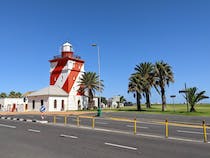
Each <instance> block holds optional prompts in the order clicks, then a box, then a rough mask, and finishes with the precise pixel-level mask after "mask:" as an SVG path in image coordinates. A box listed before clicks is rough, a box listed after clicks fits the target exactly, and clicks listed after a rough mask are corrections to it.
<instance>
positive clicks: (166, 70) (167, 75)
mask: <svg viewBox="0 0 210 158" xmlns="http://www.w3.org/2000/svg"><path fill="white" fill-rule="evenodd" d="M155 82H156V83H155V88H156V90H157V92H158V93H159V94H161V99H162V111H165V107H166V96H165V85H168V86H169V83H170V82H174V75H173V72H172V68H171V66H170V65H168V64H167V63H165V62H163V61H161V62H156V63H155ZM158 87H159V88H160V91H159V89H158Z"/></svg>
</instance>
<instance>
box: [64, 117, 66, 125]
mask: <svg viewBox="0 0 210 158" xmlns="http://www.w3.org/2000/svg"><path fill="white" fill-rule="evenodd" d="M64 124H65V125H66V124H67V116H66V115H65V116H64Z"/></svg>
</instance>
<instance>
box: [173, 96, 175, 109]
mask: <svg viewBox="0 0 210 158" xmlns="http://www.w3.org/2000/svg"><path fill="white" fill-rule="evenodd" d="M173 105H174V112H175V104H174V98H173Z"/></svg>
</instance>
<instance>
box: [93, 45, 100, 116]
mask: <svg viewBox="0 0 210 158" xmlns="http://www.w3.org/2000/svg"><path fill="white" fill-rule="evenodd" d="M92 46H93V47H97V51H98V78H99V82H98V87H99V104H98V114H97V116H101V65H100V48H99V46H98V45H97V44H95V43H94V44H92Z"/></svg>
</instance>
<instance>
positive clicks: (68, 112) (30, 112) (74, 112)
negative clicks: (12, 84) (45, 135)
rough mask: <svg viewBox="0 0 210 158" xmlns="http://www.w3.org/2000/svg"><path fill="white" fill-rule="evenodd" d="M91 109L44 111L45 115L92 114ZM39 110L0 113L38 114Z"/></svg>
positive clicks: (1, 113) (4, 113)
mask: <svg viewBox="0 0 210 158" xmlns="http://www.w3.org/2000/svg"><path fill="white" fill-rule="evenodd" d="M92 113H95V112H93V111H63V112H45V115H83V114H92ZM40 114H41V112H37V111H27V112H0V115H40Z"/></svg>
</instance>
